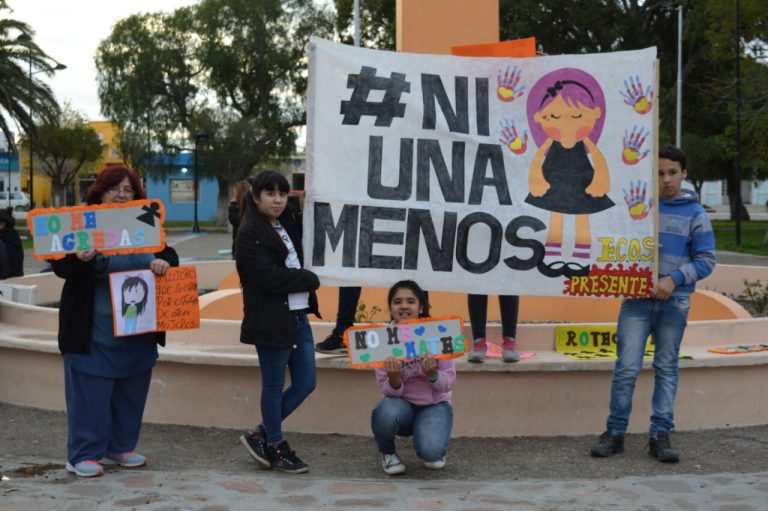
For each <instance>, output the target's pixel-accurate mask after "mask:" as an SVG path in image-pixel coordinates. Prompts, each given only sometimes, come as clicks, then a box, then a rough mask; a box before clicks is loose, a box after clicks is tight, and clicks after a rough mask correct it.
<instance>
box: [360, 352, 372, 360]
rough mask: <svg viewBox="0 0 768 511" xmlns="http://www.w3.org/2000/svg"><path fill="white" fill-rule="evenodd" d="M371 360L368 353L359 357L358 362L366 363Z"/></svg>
mask: <svg viewBox="0 0 768 511" xmlns="http://www.w3.org/2000/svg"><path fill="white" fill-rule="evenodd" d="M370 359H371V354H370V353H365V354H364V355H360V360H362V361H363V362H368V361H369V360H370Z"/></svg>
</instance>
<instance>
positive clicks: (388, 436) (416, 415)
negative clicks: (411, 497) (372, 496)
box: [371, 280, 456, 475]
mask: <svg viewBox="0 0 768 511" xmlns="http://www.w3.org/2000/svg"><path fill="white" fill-rule="evenodd" d="M387 303H388V304H389V312H390V316H391V319H392V323H393V324H397V323H400V322H401V321H406V320H409V319H416V318H428V317H429V299H428V298H427V294H426V293H425V292H424V291H423V290H422V289H421V288H420V287H419V285H418V284H416V283H415V282H414V281H412V280H402V281H400V282H398V283H396V284H395V285H394V286H392V287H391V288H390V289H389V294H388V296H387ZM376 381H377V382H378V384H379V387H381V391H382V392H383V394H384V398H383V399H382V400H381V401H379V403H378V404H377V405H376V407H375V408H374V409H373V412H372V414H371V429H372V430H373V435H374V437H375V438H376V443H377V444H378V448H379V452H380V453H381V466H382V468H383V470H384V473H385V474H387V475H397V474H402V473H403V472H405V464H404V463H403V462H402V461H401V460H400V457H399V456H398V455H397V452H396V450H395V437H396V436H398V435H399V436H413V446H414V448H415V449H416V455H417V456H418V457H419V458H421V459H422V460H423V461H424V467H426V468H428V469H431V470H440V469H442V468H443V467H444V466H445V453H446V452H447V450H448V441H449V440H450V438H451V428H452V427H453V407H452V406H451V399H452V392H451V391H452V389H453V385H454V383H455V382H456V365H455V363H454V361H453V360H442V359H441V360H437V359H435V358H434V357H433V356H432V354H431V353H427V354H426V355H424V356H423V357H421V358H418V359H415V360H411V361H408V362H403V361H401V360H398V359H396V358H394V357H389V358H388V359H387V360H386V361H385V366H384V368H377V369H376Z"/></svg>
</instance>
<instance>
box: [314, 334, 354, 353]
mask: <svg viewBox="0 0 768 511" xmlns="http://www.w3.org/2000/svg"><path fill="white" fill-rule="evenodd" d="M315 351H317V352H318V353H329V354H332V355H333V354H344V353H346V352H347V347H346V345H345V344H344V338H343V337H342V336H340V335H336V334H331V335H329V336H328V337H326V338H325V340H324V341H322V342H319V343H317V344H315Z"/></svg>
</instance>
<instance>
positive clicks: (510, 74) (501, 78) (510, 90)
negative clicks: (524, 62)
mask: <svg viewBox="0 0 768 511" xmlns="http://www.w3.org/2000/svg"><path fill="white" fill-rule="evenodd" d="M522 74H523V70H522V69H520V68H519V67H517V66H515V67H512V68H510V67H509V66H507V69H506V70H505V71H504V74H503V75H502V74H501V69H499V75H498V77H497V78H496V82H497V83H498V88H497V89H496V94H497V95H498V96H499V99H500V100H502V101H504V102H510V101H514V100H515V98H519V97H520V96H522V95H523V91H524V90H525V85H521V86H519V87H518V84H519V83H520V77H521V76H522Z"/></svg>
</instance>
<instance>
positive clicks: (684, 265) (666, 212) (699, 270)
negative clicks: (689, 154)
mask: <svg viewBox="0 0 768 511" xmlns="http://www.w3.org/2000/svg"><path fill="white" fill-rule="evenodd" d="M696 199H697V197H696V195H695V194H691V193H690V192H686V191H683V195H682V196H680V197H675V198H674V199H670V200H662V201H660V205H659V243H660V244H661V247H660V248H659V278H661V277H665V276H667V275H669V276H670V277H672V278H673V279H674V281H675V285H676V287H675V291H674V293H672V294H673V295H678V296H679V295H683V294H685V295H687V294H690V293H692V292H693V290H694V289H695V288H696V281H697V280H701V279H703V278H704V277H706V276H707V275H709V274H710V273H712V270H713V269H714V267H715V262H716V256H715V235H714V233H713V232H712V223H711V222H710V221H709V217H708V216H707V213H706V211H704V208H702V207H701V205H700V204H699V203H698V202H697V201H696Z"/></svg>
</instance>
